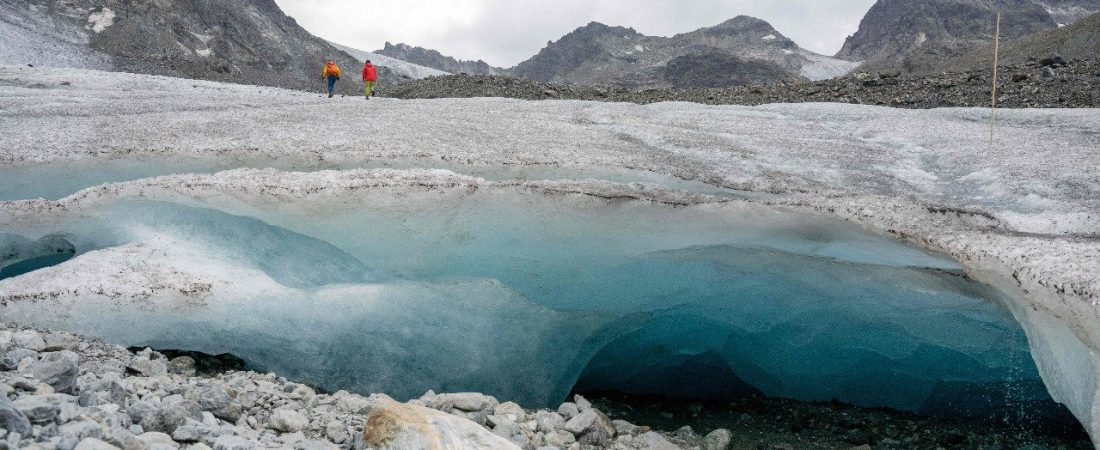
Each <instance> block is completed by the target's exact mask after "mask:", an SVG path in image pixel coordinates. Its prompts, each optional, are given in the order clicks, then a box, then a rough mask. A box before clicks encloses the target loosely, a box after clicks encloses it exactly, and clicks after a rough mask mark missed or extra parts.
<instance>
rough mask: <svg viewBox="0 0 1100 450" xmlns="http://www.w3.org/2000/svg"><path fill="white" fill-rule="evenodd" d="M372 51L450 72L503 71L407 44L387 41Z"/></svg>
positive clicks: (480, 62)
mask: <svg viewBox="0 0 1100 450" xmlns="http://www.w3.org/2000/svg"><path fill="white" fill-rule="evenodd" d="M374 53H377V54H379V55H385V56H389V57H390V58H397V59H400V60H402V61H406V62H410V63H413V64H417V65H421V66H424V67H430V68H432V69H436V70H442V71H444V72H450V73H465V74H470V75H497V74H500V73H502V72H504V70H503V69H499V68H496V67H493V66H490V65H489V63H486V62H485V61H481V60H478V61H460V60H457V59H454V58H452V57H450V56H445V55H443V54H442V53H439V52H438V51H435V50H430V49H426V48H423V47H413V46H411V45H408V44H391V43H389V42H387V43H386V46H385V47H384V48H382V49H381V50H377V51H375V52H374Z"/></svg>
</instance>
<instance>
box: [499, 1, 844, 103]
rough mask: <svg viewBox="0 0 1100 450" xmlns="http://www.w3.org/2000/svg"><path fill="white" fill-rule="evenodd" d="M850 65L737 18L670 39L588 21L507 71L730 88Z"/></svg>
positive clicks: (551, 78)
mask: <svg viewBox="0 0 1100 450" xmlns="http://www.w3.org/2000/svg"><path fill="white" fill-rule="evenodd" d="M854 67H855V64H853V63H850V62H847V61H840V60H836V59H833V58H830V57H827V56H823V55H819V54H816V53H813V52H811V51H809V50H806V49H803V48H801V47H799V46H798V45H797V44H795V43H794V41H791V40H790V39H788V38H787V37H786V36H783V34H781V33H779V32H778V31H776V30H775V29H774V28H773V27H772V26H771V25H770V24H769V23H768V22H765V21H763V20H760V19H757V18H754V17H749V16H738V17H735V18H733V19H730V20H727V21H725V22H722V23H721V24H718V25H716V26H713V27H709V28H702V29H699V30H696V31H693V32H690V33H684V34H679V35H676V36H673V37H670V38H669V37H659V36H646V35H644V34H641V33H639V32H638V31H636V30H634V29H633V28H627V27H619V26H609V25H605V24H602V23H599V22H592V23H589V24H588V25H585V26H583V27H580V28H577V29H576V30H574V31H572V32H570V33H569V34H566V35H565V36H563V37H562V38H561V39H559V40H558V41H556V42H553V41H552V42H548V43H547V45H546V47H545V48H543V49H542V50H541V51H539V53H538V54H537V55H535V56H534V57H533V58H531V59H529V60H527V61H524V62H522V63H520V64H519V65H517V66H516V67H515V68H513V69H511V71H510V73H511V74H512V75H515V76H518V77H521V78H527V79H530V80H535V81H540V82H553V83H569V84H579V85H607V86H616V87H631V88H634V87H729V86H739V85H746V84H771V83H779V82H783V81H799V80H807V79H809V80H818V79H824V78H832V77H836V76H840V75H844V74H846V73H847V72H848V71H850V70H851V69H852V68H854Z"/></svg>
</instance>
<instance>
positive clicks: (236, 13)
mask: <svg viewBox="0 0 1100 450" xmlns="http://www.w3.org/2000/svg"><path fill="white" fill-rule="evenodd" d="M0 12H2V14H0V17H4V19H0V36H2V37H4V38H5V40H4V42H5V45H4V46H3V47H5V48H4V49H0V64H11V65H27V64H31V65H41V66H54V67H74V68H93V69H109V70H116V71H124V72H134V73H145V74H153V75H169V76H178V77H184V78H192V79H204V80H212V81H224V82H232V83H242V84H254V85H263V86H277V87H284V88H292V89H301V90H318V89H320V86H321V85H320V75H321V68H322V67H323V65H324V62H325V60H328V59H331V60H334V61H336V62H337V63H338V64H340V65H341V67H342V68H343V69H344V70H345V71H348V72H349V73H350V74H357V73H358V69H359V67H360V66H361V62H360V61H358V60H357V59H356V58H353V57H352V56H350V55H348V54H347V53H346V52H344V51H342V50H340V49H338V48H336V47H335V46H333V45H331V44H329V43H328V42H326V41H324V40H322V39H320V38H318V37H316V36H314V35H312V34H310V33H309V32H307V31H306V30H305V29H303V28H302V27H301V26H299V25H298V23H297V22H296V21H295V20H294V19H293V18H291V17H288V16H287V15H286V14H284V13H283V11H282V10H281V9H280V8H279V6H278V5H277V4H276V3H275V2H274V1H273V0H196V1H189V2H121V1H107V2H104V1H100V0H73V1H62V0H26V1H18V0H0ZM9 37H10V38H11V40H10V41H9V40H8V38H9ZM9 42H10V43H11V45H8V43H9ZM379 76H380V78H381V80H382V81H383V84H384V85H385V84H392V83H397V82H400V81H402V78H401V77H400V76H398V75H397V74H395V73H394V72H393V71H391V70H389V69H386V68H383V69H382V70H381V71H380V73H379ZM358 78H359V77H358V76H346V77H344V78H343V81H341V83H340V84H339V86H340V89H342V91H343V92H345V93H358V92H359V91H360V90H361V87H360V86H361V85H362V83H361V82H360V81H359V80H358Z"/></svg>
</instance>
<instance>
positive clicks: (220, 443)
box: [214, 436, 258, 450]
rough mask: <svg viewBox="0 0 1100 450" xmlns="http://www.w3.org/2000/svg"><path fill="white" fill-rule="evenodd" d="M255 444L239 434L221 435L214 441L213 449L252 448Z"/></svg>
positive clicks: (240, 449)
mask: <svg viewBox="0 0 1100 450" xmlns="http://www.w3.org/2000/svg"><path fill="white" fill-rule="evenodd" d="M257 446H258V445H257V444H256V443H255V442H252V441H250V440H248V439H245V438H243V437H240V436H221V437H219V438H218V439H216V440H215V441H214V450H252V449H254V448H257Z"/></svg>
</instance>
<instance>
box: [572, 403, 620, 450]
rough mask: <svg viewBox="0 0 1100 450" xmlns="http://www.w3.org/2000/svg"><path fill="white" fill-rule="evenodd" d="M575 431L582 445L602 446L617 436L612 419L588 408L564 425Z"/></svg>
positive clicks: (574, 433) (574, 434)
mask: <svg viewBox="0 0 1100 450" xmlns="http://www.w3.org/2000/svg"><path fill="white" fill-rule="evenodd" d="M563 428H564V429H565V431H568V432H570V433H573V436H576V437H577V442H580V443H581V444H582V445H593V446H602V445H605V444H607V443H608V442H610V441H611V439H612V438H614V437H615V427H614V426H612V425H611V420H609V419H608V418H607V416H605V415H604V414H603V413H601V412H599V411H597V410H595V409H587V410H585V411H583V412H581V413H580V414H577V415H576V416H574V417H573V418H572V419H569V421H568V422H565V426H564V427H563Z"/></svg>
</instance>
